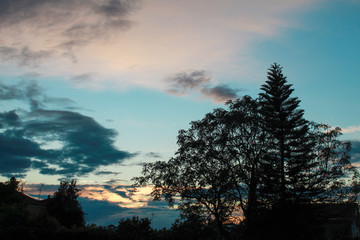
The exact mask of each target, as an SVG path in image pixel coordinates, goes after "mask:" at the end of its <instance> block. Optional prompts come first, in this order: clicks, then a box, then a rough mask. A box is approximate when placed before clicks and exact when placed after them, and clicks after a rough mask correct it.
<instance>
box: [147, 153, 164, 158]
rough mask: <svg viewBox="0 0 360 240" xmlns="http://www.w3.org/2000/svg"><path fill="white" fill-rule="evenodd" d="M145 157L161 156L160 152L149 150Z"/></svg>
mask: <svg viewBox="0 0 360 240" xmlns="http://www.w3.org/2000/svg"><path fill="white" fill-rule="evenodd" d="M145 157H150V158H162V156H161V154H160V153H156V152H149V153H147V154H145Z"/></svg>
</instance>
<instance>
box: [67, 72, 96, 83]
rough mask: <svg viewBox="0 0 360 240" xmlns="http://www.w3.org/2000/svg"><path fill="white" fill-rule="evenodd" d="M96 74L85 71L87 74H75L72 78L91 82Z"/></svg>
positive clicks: (77, 80)
mask: <svg viewBox="0 0 360 240" xmlns="http://www.w3.org/2000/svg"><path fill="white" fill-rule="evenodd" d="M93 76H94V74H92V73H85V74H80V75H76V76H74V77H73V78H72V79H73V81H75V82H80V83H81V82H89V81H92V78H93Z"/></svg>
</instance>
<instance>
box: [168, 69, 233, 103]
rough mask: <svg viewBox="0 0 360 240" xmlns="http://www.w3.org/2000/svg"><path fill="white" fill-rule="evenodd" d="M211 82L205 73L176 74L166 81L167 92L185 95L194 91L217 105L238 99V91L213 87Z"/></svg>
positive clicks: (222, 86)
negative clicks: (167, 85)
mask: <svg viewBox="0 0 360 240" xmlns="http://www.w3.org/2000/svg"><path fill="white" fill-rule="evenodd" d="M211 80H212V77H211V76H210V75H209V74H208V73H207V72H205V71H192V72H183V73H178V74H175V75H174V76H172V77H170V78H168V79H166V81H167V82H168V84H169V85H170V86H169V89H168V92H169V93H170V94H174V95H185V94H189V93H191V92H194V91H195V92H199V93H200V94H201V95H202V96H204V97H206V98H210V99H212V100H213V101H214V102H218V103H219V102H220V103H223V102H226V101H227V100H232V99H235V98H238V97H239V96H238V92H240V90H239V89H234V88H231V87H229V86H228V85H225V84H223V85H217V86H213V85H212V83H211Z"/></svg>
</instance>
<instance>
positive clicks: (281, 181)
mask: <svg viewBox="0 0 360 240" xmlns="http://www.w3.org/2000/svg"><path fill="white" fill-rule="evenodd" d="M267 78H268V80H267V81H266V83H265V84H264V85H262V87H261V90H263V92H262V93H260V94H259V102H260V104H261V114H262V116H263V122H264V126H265V128H266V131H267V132H268V133H269V134H270V136H271V139H272V141H273V143H272V149H270V150H269V151H268V156H267V163H266V167H267V170H266V171H267V174H266V178H267V179H266V182H267V183H268V184H267V186H266V188H265V189H264V191H265V192H267V193H268V194H269V196H268V197H269V199H270V198H271V197H272V198H273V201H274V202H277V203H280V204H282V203H283V202H285V201H287V200H293V199H295V198H297V197H298V195H297V194H298V188H297V187H296V186H298V185H300V186H301V185H302V184H304V181H306V180H307V179H306V177H305V178H303V176H304V175H303V173H304V172H308V171H311V168H312V165H311V161H309V160H311V159H313V158H314V156H313V152H312V149H313V147H314V144H315V142H314V141H313V140H314V139H313V138H312V136H311V135H310V134H309V122H308V121H307V120H305V119H304V118H303V114H304V111H303V110H302V109H299V103H300V100H298V98H296V97H291V94H292V92H293V91H294V90H293V89H292V88H291V86H292V85H291V84H288V83H287V80H286V77H285V76H284V75H283V73H282V67H280V65H278V64H276V63H275V64H273V65H272V66H271V67H270V68H269V71H268V77H267Z"/></svg>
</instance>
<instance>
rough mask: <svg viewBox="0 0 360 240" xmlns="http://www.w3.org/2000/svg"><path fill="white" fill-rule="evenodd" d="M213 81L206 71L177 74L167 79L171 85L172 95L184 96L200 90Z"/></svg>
mask: <svg viewBox="0 0 360 240" xmlns="http://www.w3.org/2000/svg"><path fill="white" fill-rule="evenodd" d="M210 81H211V76H210V75H209V74H208V73H206V72H205V71H191V72H182V73H177V74H175V75H174V76H172V77H170V78H168V79H167V82H169V84H170V89H169V90H168V91H169V92H170V93H172V94H176V95H183V94H186V92H187V91H189V90H193V89H198V88H200V87H202V86H204V85H205V84H207V83H209V82H210Z"/></svg>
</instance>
